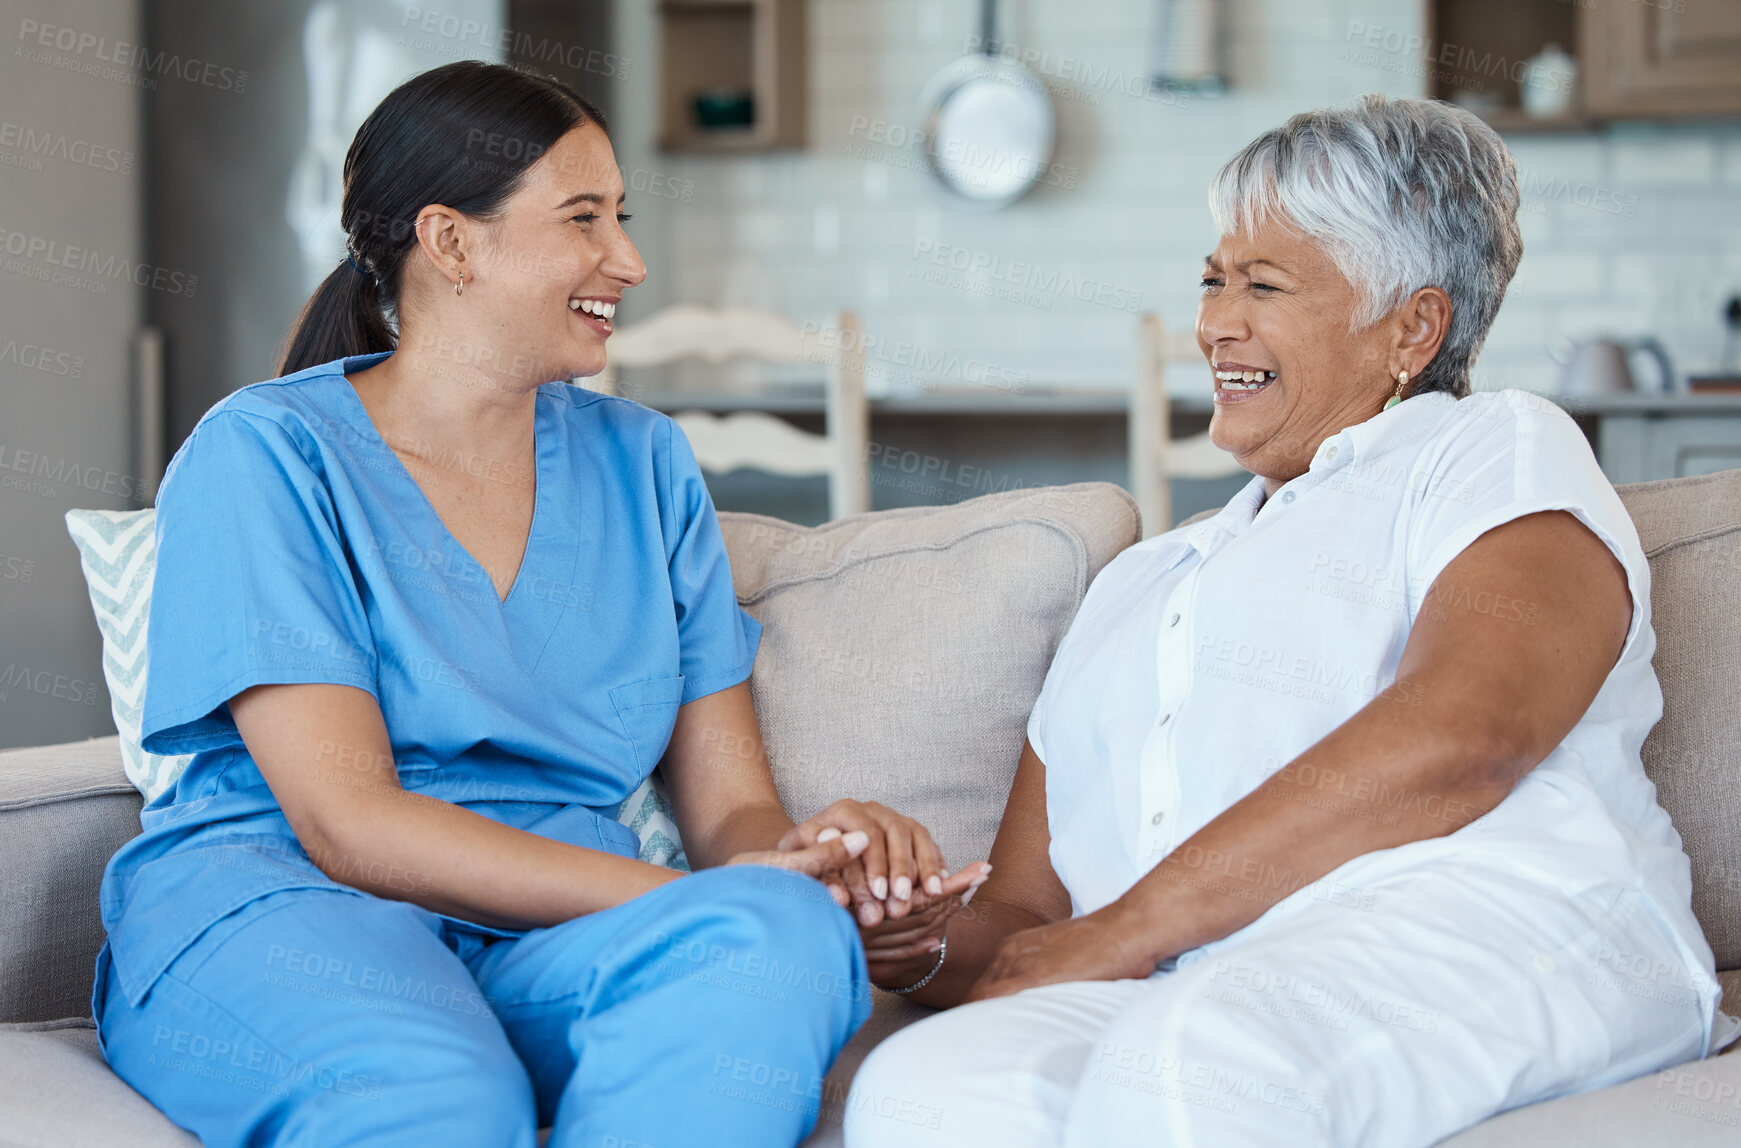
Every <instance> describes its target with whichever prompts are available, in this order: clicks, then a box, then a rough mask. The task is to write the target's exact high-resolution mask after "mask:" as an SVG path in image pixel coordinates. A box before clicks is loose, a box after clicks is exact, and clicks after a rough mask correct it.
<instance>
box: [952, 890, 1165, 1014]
mask: <svg viewBox="0 0 1741 1148" xmlns="http://www.w3.org/2000/svg"><path fill="white" fill-rule="evenodd" d="M1127 917H1128V913H1127V911H1126V910H1124V909H1123V908H1122V907H1121V906H1119V905H1118V903H1116V902H1115V903H1114V904H1112V905H1109V906H1107V907H1106V908H1105V909H1102V910H1100V911H1099V912H1095V913H1089V914H1087V915H1086V916H1082V917H1073V918H1071V919H1069V920H1067V921H1054V922H1052V923H1051V924H1049V925H1040V926H1039V927H1037V928H1033V929H1023V930H1021V931H1020V932H1017V933H1011V934H1010V935H1009V936H1008V937H1006V938H1004V942H1003V944H1001V945H999V946H998V950H997V955H996V956H994V957H993V958H992V960H991V964H990V965H988V966H986V970H985V971H984V972H983V973H981V974H980V975H979V979H978V980H977V981H975V982H974V983H973V987H972V988H971V989H969V990H968V992H967V996H966V998H965V999H964V1000H963V1003H967V1002H970V1001H982V1000H990V999H992V998H993V997H1007V996H1009V995H1010V994H1012V993H1019V992H1021V991H1022V990H1023V989H1032V988H1038V987H1039V986H1041V985H1051V984H1060V983H1063V982H1066V981H1120V980H1141V979H1143V978H1145V977H1147V976H1148V975H1149V974H1150V973H1152V972H1154V971H1155V959H1154V956H1153V955H1152V950H1151V949H1150V947H1149V945H1148V943H1147V941H1146V940H1145V939H1144V937H1143V931H1142V930H1141V928H1140V925H1139V923H1138V922H1135V921H1132V920H1129V919H1127Z"/></svg>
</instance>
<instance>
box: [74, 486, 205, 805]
mask: <svg viewBox="0 0 1741 1148" xmlns="http://www.w3.org/2000/svg"><path fill="white" fill-rule="evenodd" d="M66 528H67V533H68V534H70V535H72V539H73V543H74V544H75V545H76V546H77V547H78V548H79V564H80V565H81V566H83V567H84V571H85V588H86V589H87V590H88V591H89V592H90V595H91V609H92V611H94V612H95V613H96V615H97V629H99V630H101V631H102V633H103V680H104V681H106V682H107V683H108V685H109V712H110V713H112V714H113V715H114V716H115V730H116V732H118V733H119V734H120V735H121V768H122V769H124V770H126V772H127V780H128V781H131V782H132V783H133V786H134V788H136V789H138V790H139V792H140V793H143V794H144V795H145V800H146V803H147V804H149V803H150V802H153V801H155V800H157V797H158V795H159V794H162V793H164V792H167V791H168V790H170V789H173V788H174V787H175V780H176V778H178V777H180V776H181V771H182V770H183V769H185V768H187V763H188V762H190V761H192V760H193V755H192V754H180V755H177V756H175V757H165V756H164V755H162V754H157V753H146V752H145V751H144V750H143V749H140V748H139V722H140V719H141V717H142V716H143V710H144V706H145V620H146V617H147V615H149V614H150V612H151V572H152V570H153V569H154V568H155V567H156V565H157V511H155V510H69V511H67V512H66Z"/></svg>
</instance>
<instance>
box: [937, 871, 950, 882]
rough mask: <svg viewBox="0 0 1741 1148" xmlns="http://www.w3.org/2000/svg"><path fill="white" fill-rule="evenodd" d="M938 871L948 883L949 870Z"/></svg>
mask: <svg viewBox="0 0 1741 1148" xmlns="http://www.w3.org/2000/svg"><path fill="white" fill-rule="evenodd" d="M938 871H939V872H940V873H942V874H943V879H944V880H945V881H947V880H949V870H947V869H941V870H938Z"/></svg>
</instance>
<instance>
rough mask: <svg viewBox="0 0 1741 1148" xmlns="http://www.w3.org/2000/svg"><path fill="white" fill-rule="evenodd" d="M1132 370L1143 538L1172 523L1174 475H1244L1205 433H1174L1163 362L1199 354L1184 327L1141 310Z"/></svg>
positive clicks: (1135, 474)
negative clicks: (1179, 436) (1174, 328)
mask: <svg viewBox="0 0 1741 1148" xmlns="http://www.w3.org/2000/svg"><path fill="white" fill-rule="evenodd" d="M1136 358H1137V369H1136V377H1135V379H1134V381H1133V383H1132V388H1131V394H1130V423H1129V427H1130V492H1131V494H1132V495H1133V496H1134V497H1135V498H1136V503H1137V509H1138V510H1139V511H1141V512H1142V518H1143V537H1144V538H1150V537H1153V536H1154V535H1156V534H1162V533H1165V532H1166V531H1168V530H1171V529H1172V528H1173V492H1172V488H1171V487H1170V486H1169V485H1168V484H1169V481H1170V480H1171V479H1175V478H1225V477H1227V476H1229V475H1234V474H1243V473H1245V471H1244V469H1243V468H1242V467H1241V466H1240V465H1239V463H1237V462H1235V461H1234V460H1233V456H1232V455H1230V454H1228V453H1227V452H1226V451H1224V450H1222V449H1221V448H1220V447H1218V446H1216V445H1215V444H1214V443H1213V442H1211V441H1209V434H1208V432H1207V431H1205V432H1204V433H1202V434H1198V435H1192V436H1190V437H1189V438H1182V439H1175V438H1174V437H1173V420H1172V407H1171V404H1170V402H1169V400H1168V396H1167V364H1168V362H1169V361H1171V362H1175V363H1183V362H1187V361H1192V360H1195V361H1196V362H1198V363H1202V359H1203V356H1202V353H1201V351H1200V350H1199V349H1198V347H1197V342H1196V340H1195V339H1193V338H1191V336H1190V333H1189V332H1169V331H1168V330H1167V327H1166V324H1164V323H1163V322H1161V317H1160V316H1159V315H1155V314H1145V315H1143V316H1142V318H1141V319H1139V320H1138V322H1137V356H1136Z"/></svg>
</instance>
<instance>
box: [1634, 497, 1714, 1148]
mask: <svg viewBox="0 0 1741 1148" xmlns="http://www.w3.org/2000/svg"><path fill="white" fill-rule="evenodd" d="M1619 491H1620V498H1621V501H1623V502H1624V503H1625V504H1626V509H1627V510H1628V511H1629V512H1630V513H1631V515H1632V520H1633V523H1634V524H1635V525H1636V526H1637V527H1638V536H1639V540H1640V541H1641V542H1642V543H1643V544H1644V552H1645V554H1646V555H1648V556H1649V558H1650V581H1651V589H1650V607H1651V621H1652V623H1653V625H1654V626H1655V628H1656V658H1655V665H1656V674H1657V678H1658V680H1659V681H1660V682H1661V683H1662V693H1663V715H1662V720H1661V721H1660V722H1658V723H1657V725H1656V728H1655V729H1653V730H1651V732H1650V737H1649V738H1648V739H1646V741H1645V743H1644V768H1645V771H1646V772H1647V773H1649V774H1650V777H1651V780H1652V781H1654V782H1656V789H1657V798H1658V800H1660V801H1661V802H1662V806H1663V808H1664V809H1666V810H1668V813H1669V816H1670V817H1672V818H1673V819H1674V823H1675V828H1677V829H1679V830H1680V834H1681V840H1682V842H1683V843H1684V844H1685V846H1686V851H1687V856H1688V857H1690V858H1691V859H1692V863H1693V912H1695V913H1696V914H1697V915H1698V918H1699V924H1700V925H1701V926H1703V928H1704V930H1705V937H1706V938H1707V939H1708V940H1709V941H1710V942H1711V948H1712V950H1713V951H1714V952H1715V954H1716V957H1717V967H1718V968H1719V969H1731V968H1737V967H1741V579H1738V578H1737V574H1741V470H1727V471H1723V472H1721V473H1719V474H1711V475H1702V476H1699V477H1696V478H1677V479H1669V480H1667V481H1664V482H1645V483H1638V484H1636V485H1632V486H1622V487H1620V488H1619ZM1738 1139H1741V1136H1738Z"/></svg>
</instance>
